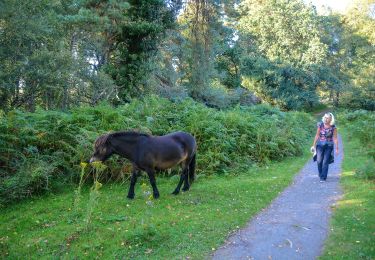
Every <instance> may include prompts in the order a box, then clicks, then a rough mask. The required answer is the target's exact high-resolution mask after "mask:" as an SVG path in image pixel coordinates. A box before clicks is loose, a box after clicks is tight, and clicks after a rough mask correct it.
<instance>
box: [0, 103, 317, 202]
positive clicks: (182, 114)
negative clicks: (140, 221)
mask: <svg viewBox="0 0 375 260" xmlns="http://www.w3.org/2000/svg"><path fill="white" fill-rule="evenodd" d="M311 125H313V123H312V121H311V119H310V118H309V117H308V116H307V115H306V114H304V113H300V112H290V113H286V112H281V111H279V110H278V109H275V108H272V107H270V106H265V105H260V106H254V107H240V106H238V107H235V108H233V109H229V110H223V111H217V110H215V109H212V108H207V107H206V106H204V105H202V104H199V103H196V102H194V101H193V100H190V99H187V100H184V101H182V102H175V103H174V102H171V101H168V100H166V99H161V98H157V97H154V96H153V97H148V98H146V99H145V100H143V101H141V100H134V101H133V102H131V103H129V104H126V105H124V106H120V107H118V108H113V107H111V106H109V105H107V104H101V105H99V106H96V107H81V108H76V109H73V110H72V111H71V113H63V112H51V111H43V110H37V112H36V113H23V112H20V111H11V112H9V113H7V114H5V115H3V116H2V117H1V119H0V142H1V145H0V147H1V150H0V165H1V168H0V177H1V179H0V192H1V203H6V202H9V201H13V200H17V199H21V198H23V197H26V196H30V195H32V194H37V193H40V192H43V191H47V190H53V188H52V187H53V185H55V184H61V183H64V182H69V181H70V180H74V181H75V182H78V181H79V180H80V174H79V170H78V165H79V164H80V162H82V161H86V160H87V159H89V158H90V156H91V153H92V144H93V142H94V140H95V139H96V138H97V137H98V136H99V135H100V134H102V133H106V132H110V131H120V130H130V129H139V130H141V131H144V132H148V133H152V134H154V135H163V134H166V133H169V132H173V131H178V130H183V131H187V132H190V133H192V134H193V135H194V136H195V137H196V139H197V142H198V147H199V151H198V157H197V160H198V171H197V172H198V174H200V173H204V174H205V175H211V174H214V173H224V172H225V171H226V169H228V168H229V167H233V166H235V165H237V164H238V163H240V162H248V163H249V164H250V165H252V164H254V165H256V164H264V163H267V162H269V161H271V160H281V159H283V158H285V157H288V156H294V155H300V154H301V153H302V147H303V144H304V143H305V142H306V141H307V139H308V138H307V137H308V136H309V134H311V133H310V132H309V131H310V130H312V129H313V128H312V127H310V126H311ZM290 129H293V131H290ZM308 129H310V130H308ZM106 164H107V165H108V169H106V170H105V171H104V173H103V174H102V177H101V178H100V181H106V180H109V179H112V180H124V178H125V177H126V176H127V174H129V170H127V169H128V166H126V165H127V164H125V167H124V159H121V158H117V157H116V156H115V157H113V158H112V159H111V160H109V161H108V162H107V163H106ZM20 180H22V181H20Z"/></svg>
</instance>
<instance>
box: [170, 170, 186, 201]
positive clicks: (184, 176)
mask: <svg viewBox="0 0 375 260" xmlns="http://www.w3.org/2000/svg"><path fill="white" fill-rule="evenodd" d="M187 174H188V171H187V167H183V169H182V173H181V176H180V181H179V182H178V184H177V187H176V189H175V190H174V191H173V192H172V194H174V195H177V194H179V193H180V189H181V186H182V183H183V182H184V181H185V185H184V188H185V186H186V177H188V176H187Z"/></svg>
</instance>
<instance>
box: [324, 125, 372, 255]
mask: <svg viewBox="0 0 375 260" xmlns="http://www.w3.org/2000/svg"><path fill="white" fill-rule="evenodd" d="M340 133H341V134H342V137H343V142H344V149H345V152H344V162H343V166H342V171H343V173H342V178H341V185H342V187H343V189H344V197H343V199H342V200H341V201H340V202H339V203H338V204H337V207H336V208H335V209H334V214H333V218H332V222H331V228H332V230H331V233H330V236H329V238H328V241H327V243H326V246H325V250H324V253H323V255H322V256H321V259H374V258H375V183H374V182H371V181H366V180H364V179H360V178H357V177H356V176H355V170H356V169H357V168H358V167H359V166H361V165H363V164H364V163H365V162H366V160H367V158H366V156H364V155H363V154H364V151H362V150H361V145H360V143H359V141H358V140H355V139H351V140H349V138H348V136H347V134H346V133H345V130H344V131H343V130H341V129H340Z"/></svg>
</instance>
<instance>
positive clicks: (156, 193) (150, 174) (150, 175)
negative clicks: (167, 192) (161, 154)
mask: <svg viewBox="0 0 375 260" xmlns="http://www.w3.org/2000/svg"><path fill="white" fill-rule="evenodd" d="M147 174H148V178H149V179H150V183H151V186H152V190H153V195H154V198H155V199H157V198H159V197H160V194H159V191H158V187H156V180H155V171H154V170H153V169H148V170H147Z"/></svg>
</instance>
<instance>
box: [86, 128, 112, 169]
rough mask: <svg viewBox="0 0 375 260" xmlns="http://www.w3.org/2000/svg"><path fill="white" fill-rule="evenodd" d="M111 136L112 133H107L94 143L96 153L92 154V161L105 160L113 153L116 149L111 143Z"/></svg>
mask: <svg viewBox="0 0 375 260" xmlns="http://www.w3.org/2000/svg"><path fill="white" fill-rule="evenodd" d="M109 136H110V134H106V135H102V136H99V137H98V139H96V141H95V143H94V154H93V155H92V156H91V159H90V163H92V162H95V161H102V162H104V161H105V160H107V159H108V158H109V157H110V156H111V155H112V154H113V152H114V151H113V149H112V146H111V145H110V142H109Z"/></svg>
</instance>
